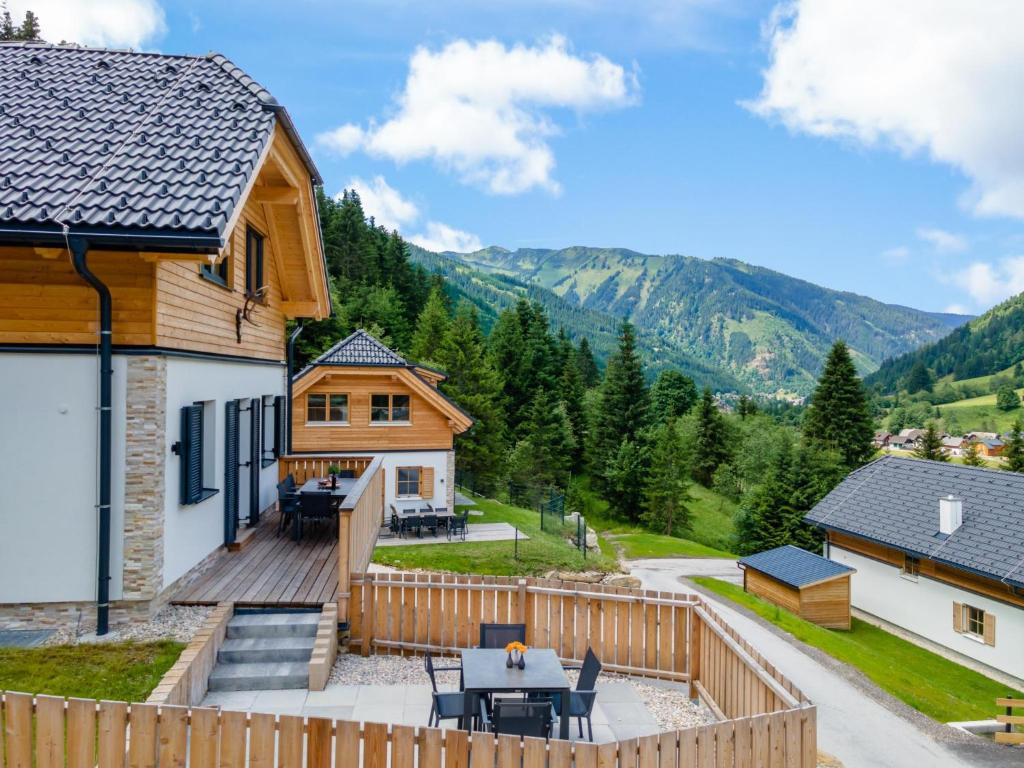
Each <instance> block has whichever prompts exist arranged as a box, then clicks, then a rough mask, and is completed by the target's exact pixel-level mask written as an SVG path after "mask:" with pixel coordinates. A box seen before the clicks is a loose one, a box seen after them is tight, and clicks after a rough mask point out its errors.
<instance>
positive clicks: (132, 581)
mask: <svg viewBox="0 0 1024 768" xmlns="http://www.w3.org/2000/svg"><path fill="white" fill-rule="evenodd" d="M126 389H127V402H126V405H125V421H126V424H125V488H124V589H123V593H122V594H123V598H124V599H125V600H152V599H153V598H155V597H156V596H157V595H158V594H159V593H160V587H161V585H162V583H163V567H164V538H163V530H164V493H165V491H166V488H165V485H166V484H165V481H164V469H165V466H166V457H165V453H166V450H167V448H166V444H167V440H166V438H167V435H166V426H165V425H166V424H167V358H166V357H164V356H163V355H154V356H146V357H130V358H128V380H127V386H126Z"/></svg>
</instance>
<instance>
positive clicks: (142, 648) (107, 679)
mask: <svg viewBox="0 0 1024 768" xmlns="http://www.w3.org/2000/svg"><path fill="white" fill-rule="evenodd" d="M184 648H185V644H184V643H177V642H174V641H173V640H161V641H159V642H154V643H96V644H88V643H86V644H82V645H58V646H53V647H45V648H0V691H3V690H7V691H21V692H23V693H33V694H35V693H49V694H54V695H59V696H75V697H80V698H86V699H113V700H116V701H144V700H145V699H146V697H147V696H149V694H150V692H151V691H152V690H153V689H154V688H155V687H156V684H157V683H158V682H160V678H161V677H163V675H164V673H165V672H166V671H167V670H168V669H170V668H171V666H172V665H173V664H174V662H175V661H177V660H178V656H179V655H180V654H181V652H182V650H184Z"/></svg>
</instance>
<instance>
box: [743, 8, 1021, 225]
mask: <svg viewBox="0 0 1024 768" xmlns="http://www.w3.org/2000/svg"><path fill="white" fill-rule="evenodd" d="M1022 28H1024V3H1021V2H1019V0H985V2H980V3H964V2H962V1H961V0H930V2H891V0H860V2H858V3H848V2H842V0H792V1H790V2H784V3H782V4H780V5H778V6H777V7H776V8H775V10H774V11H773V13H772V16H771V19H770V20H769V22H768V23H767V25H766V29H765V32H766V36H767V39H768V43H769V45H770V58H771V60H770V65H769V67H768V69H767V70H766V71H765V73H764V85H763V89H762V91H761V94H760V96H759V97H758V98H757V99H756V100H754V101H753V102H750V103H748V104H746V106H747V107H748V108H750V109H751V110H753V111H754V112H755V113H757V114H760V115H762V116H765V117H772V118H777V119H779V120H781V121H782V122H783V123H784V124H785V125H786V126H788V127H789V128H790V129H791V130H794V131H803V132H805V133H809V134H812V135H815V136H825V137H830V138H844V139H849V140H853V141H855V142H858V143H861V144H863V145H866V146H877V145H888V146H893V147H895V148H897V149H899V150H900V151H902V152H905V153H908V154H909V153H917V152H923V153H926V154H927V155H928V156H929V157H931V158H932V159H933V160H935V161H937V162H941V163H945V164H947V165H950V166H952V167H954V168H956V169H958V170H959V171H961V172H962V173H964V174H965V175H966V176H967V177H968V178H969V179H970V180H971V186H970V189H969V191H968V192H967V194H966V195H965V196H964V199H963V201H964V202H965V203H966V204H967V205H968V206H969V207H971V208H972V209H973V210H974V211H975V212H976V213H978V214H984V215H993V214H994V215H1007V216H1014V217H1018V218H1024V142H1022V141H1021V140H1020V137H1021V135H1024V110H1021V109H1020V94H1021V93H1024V45H1021V39H1020V30H1021V29H1022Z"/></svg>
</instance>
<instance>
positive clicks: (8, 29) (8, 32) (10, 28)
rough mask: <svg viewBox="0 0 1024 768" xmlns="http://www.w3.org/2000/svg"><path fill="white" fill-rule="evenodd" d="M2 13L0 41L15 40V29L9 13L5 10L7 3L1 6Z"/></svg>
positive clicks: (0, 17) (0, 15) (0, 16)
mask: <svg viewBox="0 0 1024 768" xmlns="http://www.w3.org/2000/svg"><path fill="white" fill-rule="evenodd" d="M2 7H3V12H2V13H0V41H7V40H16V39H17V29H15V26H14V20H13V19H11V12H10V10H9V9H8V8H7V3H4V4H3V6H2Z"/></svg>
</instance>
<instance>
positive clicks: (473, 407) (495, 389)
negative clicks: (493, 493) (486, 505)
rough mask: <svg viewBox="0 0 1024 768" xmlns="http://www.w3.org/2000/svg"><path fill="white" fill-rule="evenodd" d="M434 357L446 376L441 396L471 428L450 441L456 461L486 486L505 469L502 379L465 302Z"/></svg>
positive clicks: (472, 314)
mask: <svg viewBox="0 0 1024 768" xmlns="http://www.w3.org/2000/svg"><path fill="white" fill-rule="evenodd" d="M438 358H439V359H438V363H440V365H441V367H442V368H444V370H445V372H446V373H447V375H448V378H447V379H446V380H445V381H443V382H442V383H441V391H442V392H444V393H445V394H446V395H447V396H448V397H450V398H451V399H452V400H454V401H455V402H456V403H458V404H459V407H461V408H462V409H463V410H465V411H466V412H467V413H468V414H469V415H470V416H472V417H473V426H472V427H470V428H469V429H468V430H467V431H466V432H463V433H462V434H461V435H456V436H455V446H456V451H455V461H456V463H457V466H458V468H459V469H462V470H465V471H467V472H469V473H471V474H472V475H473V476H474V479H475V480H476V481H477V483H478V484H484V485H483V487H487V485H486V483H494V482H495V481H496V480H497V478H498V477H499V476H500V475H501V474H502V472H503V468H504V460H505V450H506V425H505V409H504V407H503V400H502V398H503V396H502V390H501V377H500V376H499V375H498V372H497V371H496V370H494V366H493V365H492V364H491V360H490V358H489V357H488V356H487V351H486V348H485V344H484V337H483V334H482V333H481V332H480V325H479V321H478V319H477V313H476V308H475V307H474V306H473V305H472V304H470V303H469V302H463V303H461V304H459V306H458V308H457V309H456V311H455V317H454V319H453V320H452V322H451V326H450V328H449V330H448V333H447V335H446V336H445V339H444V343H443V344H442V345H441V348H440V354H439V355H438Z"/></svg>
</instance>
